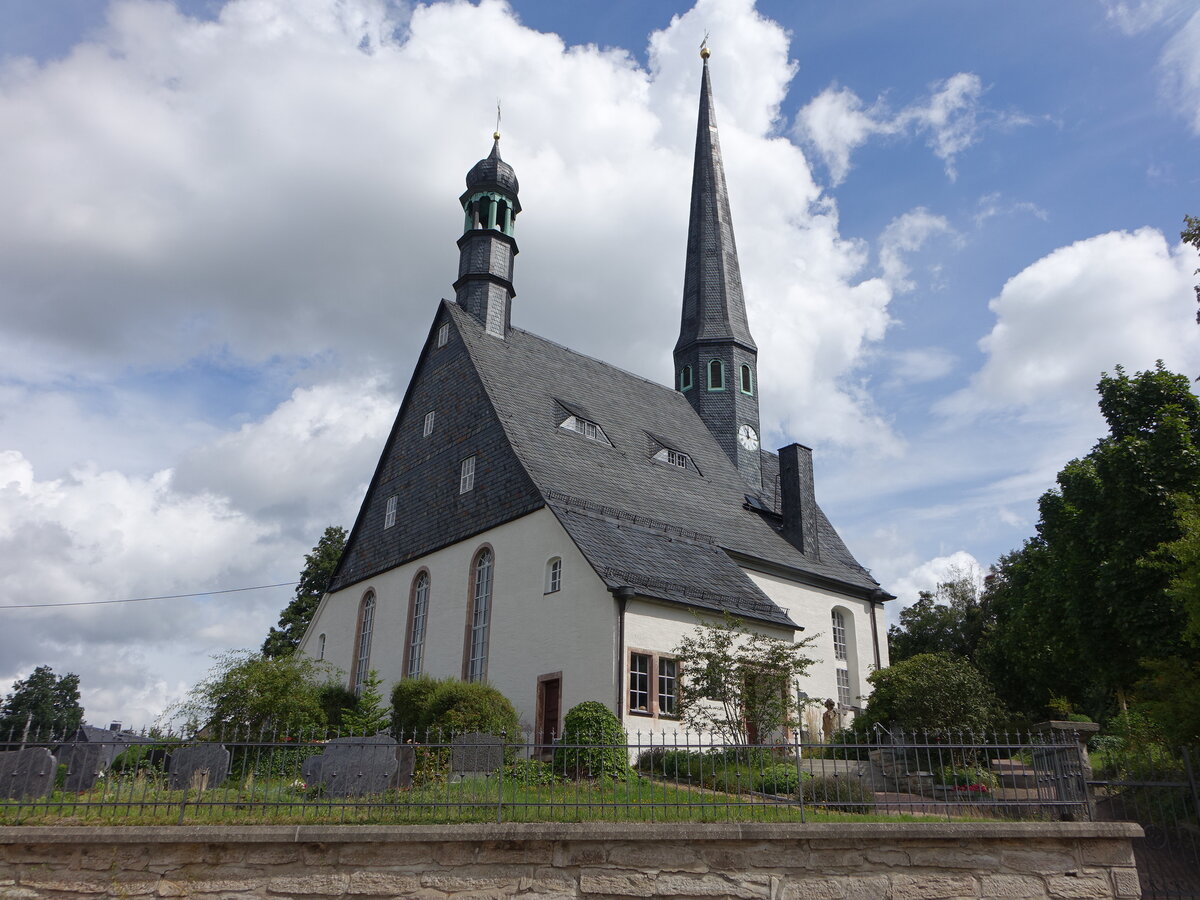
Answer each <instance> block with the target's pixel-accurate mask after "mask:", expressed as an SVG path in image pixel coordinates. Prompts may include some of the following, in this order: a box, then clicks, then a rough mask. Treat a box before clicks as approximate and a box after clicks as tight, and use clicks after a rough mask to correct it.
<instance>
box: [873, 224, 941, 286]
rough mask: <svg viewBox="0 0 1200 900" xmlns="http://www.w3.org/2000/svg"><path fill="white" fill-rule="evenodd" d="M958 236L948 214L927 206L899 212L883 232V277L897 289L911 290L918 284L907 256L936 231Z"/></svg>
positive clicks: (938, 233) (881, 246) (880, 248)
mask: <svg viewBox="0 0 1200 900" xmlns="http://www.w3.org/2000/svg"><path fill="white" fill-rule="evenodd" d="M941 234H944V235H950V236H954V234H955V231H954V229H953V228H952V227H951V226H950V222H949V221H947V219H946V217H945V216H938V215H934V214H933V213H931V212H930V211H929V210H927V209H926V208H925V207H923V206H918V207H917V208H916V209H912V210H909V211H908V212H906V213H904V214H903V215H900V216H897V217H896V218H894V219H892V221H891V222H889V223H888V224H887V227H886V228H884V229H883V234H881V235H880V236H879V266H880V268H881V269H883V278H884V280H885V281H886V282H887V283H888V284H889V285H890V286H891V288H892V290H893V291H895V292H896V293H907V292H908V291H912V290H914V289H915V288H916V286H917V285H916V282H914V281H913V280H912V279H911V278H909V277H908V276H909V274H910V269H909V265H908V261H907V260H906V259H905V256H907V255H908V254H911V253H915V252H916V251H918V250H920V249H921V248H922V247H924V246H925V243H926V242H927V241H928V240H929V239H930V238H932V237H934V236H936V235H941Z"/></svg>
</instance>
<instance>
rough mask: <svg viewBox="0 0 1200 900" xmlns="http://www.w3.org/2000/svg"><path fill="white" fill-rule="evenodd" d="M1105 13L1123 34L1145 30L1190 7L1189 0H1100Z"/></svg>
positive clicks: (1138, 32)
mask: <svg viewBox="0 0 1200 900" xmlns="http://www.w3.org/2000/svg"><path fill="white" fill-rule="evenodd" d="M1101 2H1102V3H1103V4H1104V11H1105V15H1106V17H1107V18H1108V20H1109V21H1110V22H1113V23H1115V24H1116V26H1117V27H1118V28H1120V29H1121V30H1122V31H1123V32H1125V34H1128V35H1135V34H1140V33H1141V32H1143V31H1147V30H1149V29H1150V28H1153V27H1154V26H1155V25H1158V24H1159V23H1160V22H1163V21H1166V20H1169V19H1171V18H1173V17H1175V16H1177V15H1179V14H1180V13H1181V12H1182V11H1184V10H1185V9H1187V8H1189V7H1190V5H1191V4H1190V0H1101Z"/></svg>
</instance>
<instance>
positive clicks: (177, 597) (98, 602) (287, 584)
mask: <svg viewBox="0 0 1200 900" xmlns="http://www.w3.org/2000/svg"><path fill="white" fill-rule="evenodd" d="M299 583H300V582H298V581H281V582H279V583H278V584H257V585H255V586H254V587H241V588H226V589H225V590H223V591H199V592H197V593H195V594H164V595H163V596H161V597H128V598H126V599H125V600H76V601H73V602H69V603H15V604H13V605H11V606H0V609H49V608H50V607H52V606H100V605H102V604H105V603H143V602H145V601H146V600H180V599H183V598H184V597H208V596H210V595H211V594H237V593H240V592H241V591H261V590H265V589H266V588H277V587H293V586H294V585H297V584H299Z"/></svg>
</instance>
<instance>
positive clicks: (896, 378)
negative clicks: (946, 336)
mask: <svg viewBox="0 0 1200 900" xmlns="http://www.w3.org/2000/svg"><path fill="white" fill-rule="evenodd" d="M891 361H892V376H891V386H896V385H901V384H921V383H923V382H927V381H937V380H938V379H939V378H945V377H946V376H947V375H949V374H950V373H951V372H952V371H954V367H955V365H956V364H957V363H958V357H956V356H955V355H954V354H953V353H951V352H950V351H949V350H946V349H945V348H943V347H919V348H916V349H913V350H902V351H899V352H897V353H893V354H891Z"/></svg>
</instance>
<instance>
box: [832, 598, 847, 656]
mask: <svg viewBox="0 0 1200 900" xmlns="http://www.w3.org/2000/svg"><path fill="white" fill-rule="evenodd" d="M833 658H834V659H845V658H846V617H845V616H844V615H843V614H842V611H841V610H840V609H835V610H834V611H833Z"/></svg>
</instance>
